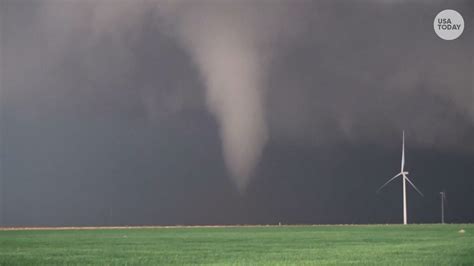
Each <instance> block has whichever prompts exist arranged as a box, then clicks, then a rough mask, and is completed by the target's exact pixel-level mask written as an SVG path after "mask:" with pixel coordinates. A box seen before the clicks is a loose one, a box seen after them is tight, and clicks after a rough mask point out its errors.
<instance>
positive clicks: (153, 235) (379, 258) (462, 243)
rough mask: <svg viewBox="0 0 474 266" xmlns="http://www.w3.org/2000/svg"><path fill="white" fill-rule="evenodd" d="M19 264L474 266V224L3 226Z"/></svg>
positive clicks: (2, 237) (6, 251)
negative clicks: (18, 228)
mask: <svg viewBox="0 0 474 266" xmlns="http://www.w3.org/2000/svg"><path fill="white" fill-rule="evenodd" d="M460 229H464V230H465V232H464V233H460V232H459V230H460ZM12 264H13V265H31V264H34V265H38V264H43V265H71V264H72V265H74V264H97V265H111V264H112V265H125V264H128V265H143V264H149V265H169V264H216V265H222V264H240V265H254V264H266V265H286V264H298V265H301V264H313V265H314V264H316V265H341V264H364V265H367V264H371V265H381V264H385V265H386V264H390V265H401V264H403V265H474V224H470V225H408V226H402V225H389V226H388V225H367V226H364V225H360V226H281V227H278V226H268V227H266V226H261V227H192V228H179V227H175V228H132V229H94V230H91V229H88V230H13V231H0V265H12Z"/></svg>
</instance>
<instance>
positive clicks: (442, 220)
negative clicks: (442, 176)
mask: <svg viewBox="0 0 474 266" xmlns="http://www.w3.org/2000/svg"><path fill="white" fill-rule="evenodd" d="M439 194H440V195H441V223H442V224H444V199H445V197H446V195H445V193H444V191H442V192H440V193H439Z"/></svg>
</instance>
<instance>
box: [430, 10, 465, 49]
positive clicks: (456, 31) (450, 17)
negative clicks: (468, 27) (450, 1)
mask: <svg viewBox="0 0 474 266" xmlns="http://www.w3.org/2000/svg"><path fill="white" fill-rule="evenodd" d="M433 27H434V31H435V32H436V34H437V35H438V36H439V37H440V38H441V39H443V40H448V41H450V40H455V39H457V38H458V37H459V36H461V34H462V32H463V31H464V19H463V18H462V16H461V14H459V13H458V12H457V11H456V10H452V9H445V10H443V11H441V12H439V13H438V15H436V17H435V19H434V22H433Z"/></svg>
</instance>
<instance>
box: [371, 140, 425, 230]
mask: <svg viewBox="0 0 474 266" xmlns="http://www.w3.org/2000/svg"><path fill="white" fill-rule="evenodd" d="M404 167H405V131H403V141H402V164H401V168H400V173H398V174H397V175H395V176H394V177H392V178H390V179H389V180H388V181H387V182H386V183H385V184H383V185H382V186H381V187H380V188H379V189H378V190H377V193H378V192H380V190H382V188H384V187H385V186H386V185H388V183H390V182H392V181H393V180H395V179H396V178H397V177H399V176H402V177H403V224H407V186H406V181H408V183H410V185H411V186H412V187H413V188H414V189H415V190H416V192H418V193H419V194H420V195H421V196H423V193H421V191H420V190H418V188H417V187H416V186H415V184H413V182H411V180H410V179H409V178H408V177H407V175H408V171H405V169H404Z"/></svg>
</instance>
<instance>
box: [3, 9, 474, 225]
mask: <svg viewBox="0 0 474 266" xmlns="http://www.w3.org/2000/svg"><path fill="white" fill-rule="evenodd" d="M447 8H450V9H455V10H457V11H459V12H460V13H461V14H462V15H463V17H464V21H465V25H466V27H465V30H464V32H463V34H462V35H461V37H460V38H459V39H457V40H454V41H444V40H441V39H440V38H438V37H437V36H436V34H435V33H434V30H433V20H434V17H435V15H436V14H437V13H438V12H439V11H441V10H443V9H447ZM473 17H474V4H473V3H472V2H471V1H467V0H466V1H421V0H420V1H415V0H412V1H410V0H405V1H403V0H398V1H396V0H392V1H388V0H387V1H375V0H373V1H369V0H367V1H357V2H356V1H289V0H288V1H284V0H282V1H225V0H223V1H217V0H215V1H210V0H209V1H204V0H197V1H191V0H182V1H165V0H157V1H141V0H137V1H132V0H128V1H120V2H118V1H108V0H91V1H75V0H70V1H66V0H64V1H62V0H54V1H53V0H38V1H33V0H31V1H30V0H20V1H14V0H0V89H1V94H0V110H1V112H0V116H1V117H0V118H1V119H0V129H1V153H0V154H1V175H0V181H1V182H0V210H1V212H0V224H1V225H112V224H113V225H125V224H234V223H278V222H279V221H281V222H283V223H386V222H401V219H402V215H401V214H402V204H401V203H402V198H401V192H402V191H401V182H394V183H393V184H391V185H390V186H388V187H387V188H386V189H385V190H384V191H383V193H381V194H376V193H375V191H376V189H377V188H378V187H379V186H380V185H381V184H383V183H384V182H385V181H386V180H387V179H388V178H390V177H391V176H393V175H394V174H395V173H396V172H397V171H398V168H399V165H400V148H401V147H400V146H401V132H402V130H406V134H407V140H406V145H407V168H408V170H409V171H410V174H411V178H412V180H413V181H414V183H415V184H416V185H417V187H418V188H420V189H421V190H422V191H423V193H424V194H425V197H423V198H422V197H419V196H418V195H416V194H415V192H414V190H409V195H408V208H409V210H408V214H409V221H413V222H437V221H438V220H439V191H441V190H446V191H447V197H448V206H447V221H452V222H473V221H474V209H473V208H474V207H472V205H471V204H469V203H470V202H473V201H474V193H473V192H474V179H473V177H474V163H473V160H474V81H473V76H474V45H473V44H474V36H473V32H474V31H473V29H472V25H473V23H472V21H473V20H472V19H473Z"/></svg>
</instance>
